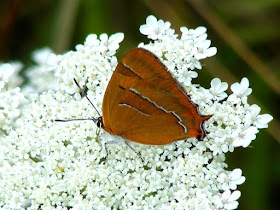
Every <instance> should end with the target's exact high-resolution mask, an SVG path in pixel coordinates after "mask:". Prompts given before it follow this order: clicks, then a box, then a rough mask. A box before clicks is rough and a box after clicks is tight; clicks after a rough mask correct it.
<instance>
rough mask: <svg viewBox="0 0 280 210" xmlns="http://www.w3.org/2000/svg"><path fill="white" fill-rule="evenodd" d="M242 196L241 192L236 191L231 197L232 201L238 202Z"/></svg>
mask: <svg viewBox="0 0 280 210" xmlns="http://www.w3.org/2000/svg"><path fill="white" fill-rule="evenodd" d="M240 196H241V192H240V191H239V190H235V191H234V192H233V193H232V194H231V196H230V200H232V201H236V200H237V199H238V198H240Z"/></svg>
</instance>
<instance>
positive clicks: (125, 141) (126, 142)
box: [124, 140, 144, 163]
mask: <svg viewBox="0 0 280 210" xmlns="http://www.w3.org/2000/svg"><path fill="white" fill-rule="evenodd" d="M124 143H125V144H126V145H127V146H128V147H129V148H130V149H131V150H132V151H133V152H135V153H136V155H137V156H138V157H139V158H140V159H141V161H142V163H144V160H143V158H142V157H141V156H140V155H139V154H138V153H137V152H136V151H135V149H134V148H133V147H132V146H130V144H129V143H128V141H127V140H124Z"/></svg>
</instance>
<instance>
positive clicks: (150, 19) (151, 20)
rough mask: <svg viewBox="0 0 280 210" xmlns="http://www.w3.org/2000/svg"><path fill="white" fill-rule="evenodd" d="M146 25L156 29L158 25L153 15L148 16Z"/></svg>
mask: <svg viewBox="0 0 280 210" xmlns="http://www.w3.org/2000/svg"><path fill="white" fill-rule="evenodd" d="M146 24H147V25H151V26H154V27H157V25H158V23H157V19H156V17H155V16H153V15H149V16H148V17H147V19H146Z"/></svg>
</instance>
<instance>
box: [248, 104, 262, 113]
mask: <svg viewBox="0 0 280 210" xmlns="http://www.w3.org/2000/svg"><path fill="white" fill-rule="evenodd" d="M250 111H251V113H252V115H253V116H257V115H258V114H259V113H260V112H261V108H260V107H259V106H258V105H257V104H253V105H252V106H250Z"/></svg>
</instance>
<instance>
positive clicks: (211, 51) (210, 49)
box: [207, 47, 217, 57]
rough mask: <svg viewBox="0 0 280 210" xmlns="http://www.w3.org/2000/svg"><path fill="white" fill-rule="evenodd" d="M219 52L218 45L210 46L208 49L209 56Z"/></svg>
mask: <svg viewBox="0 0 280 210" xmlns="http://www.w3.org/2000/svg"><path fill="white" fill-rule="evenodd" d="M216 54H217V48H216V47H210V48H209V49H208V50H207V57H211V56H214V55H216Z"/></svg>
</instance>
